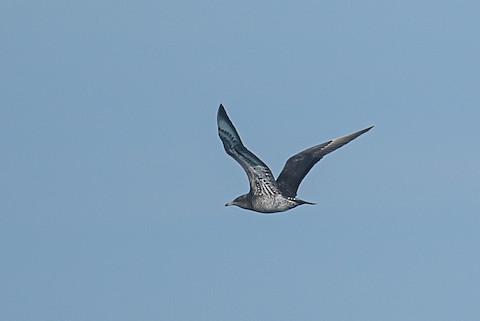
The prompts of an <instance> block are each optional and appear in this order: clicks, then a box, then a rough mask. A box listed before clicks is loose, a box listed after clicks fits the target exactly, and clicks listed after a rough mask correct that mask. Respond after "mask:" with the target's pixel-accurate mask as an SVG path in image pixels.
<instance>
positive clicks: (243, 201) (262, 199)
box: [217, 105, 373, 213]
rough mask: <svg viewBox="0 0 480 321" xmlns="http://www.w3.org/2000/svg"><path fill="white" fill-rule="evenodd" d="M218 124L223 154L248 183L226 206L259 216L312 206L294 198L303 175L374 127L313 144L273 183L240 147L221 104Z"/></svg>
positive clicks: (256, 160)
mask: <svg viewBox="0 0 480 321" xmlns="http://www.w3.org/2000/svg"><path fill="white" fill-rule="evenodd" d="M217 125H218V135H219V136H220V139H221V140H222V142H223V146H224V148H225V151H226V152H227V154H228V155H230V156H231V157H233V158H234V159H235V160H236V161H237V162H238V163H239V164H240V165H241V166H242V167H243V169H244V170H245V172H246V173H247V176H248V180H249V183H250V192H249V193H248V194H244V195H241V196H239V197H237V198H236V199H235V200H233V201H232V202H229V203H227V204H225V205H226V206H229V205H236V206H239V207H241V208H244V209H248V210H252V211H256V212H260V213H276V212H284V211H287V210H289V209H292V208H294V207H297V206H298V205H302V204H314V203H310V202H306V201H303V200H301V199H298V198H296V196H297V190H298V187H299V185H300V183H301V181H302V180H303V178H304V177H305V175H307V173H308V172H309V171H310V169H311V168H312V167H313V166H314V165H315V164H316V163H317V162H318V161H319V160H320V159H322V157H323V156H325V155H326V154H328V153H331V152H333V151H334V150H336V149H337V148H340V147H341V146H343V145H345V144H347V143H348V142H350V141H352V140H353V139H355V138H357V137H358V136H360V135H362V134H363V133H365V132H367V131H368V130H370V129H371V128H372V127H373V126H371V127H368V128H365V129H363V130H360V131H358V132H355V133H353V134H350V135H347V136H344V137H340V138H337V139H334V140H331V141H328V142H325V143H323V144H320V145H316V146H314V147H311V148H308V149H306V150H304V151H302V152H300V153H298V154H296V155H294V156H292V157H290V158H289V159H288V161H287V162H286V164H285V167H284V168H283V170H282V172H281V173H280V175H279V176H278V178H277V179H276V180H275V178H274V177H273V174H272V172H271V171H270V169H269V168H268V166H267V165H265V163H263V162H262V161H261V160H260V159H259V158H258V157H257V156H255V154H253V153H252V152H250V151H249V150H248V149H247V148H246V147H245V146H244V145H243V143H242V141H241V139H240V136H239V135H238V132H237V130H236V129H235V126H233V123H232V122H231V121H230V119H229V118H228V116H227V113H226V112H225V108H223V106H222V105H220V107H219V108H218V114H217Z"/></svg>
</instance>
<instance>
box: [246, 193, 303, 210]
mask: <svg viewBox="0 0 480 321" xmlns="http://www.w3.org/2000/svg"><path fill="white" fill-rule="evenodd" d="M252 205H253V210H254V211H257V212H261V213H277V212H284V211H286V210H289V209H291V208H294V207H295V206H297V204H295V203H294V202H292V201H290V200H288V199H285V198H284V197H282V196H281V195H275V196H263V195H262V196H257V197H254V198H253V199H252Z"/></svg>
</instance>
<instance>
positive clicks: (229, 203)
mask: <svg viewBox="0 0 480 321" xmlns="http://www.w3.org/2000/svg"><path fill="white" fill-rule="evenodd" d="M232 205H235V203H234V202H228V203H227V204H225V206H232Z"/></svg>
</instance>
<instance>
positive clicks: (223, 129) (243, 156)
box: [217, 105, 280, 195]
mask: <svg viewBox="0 0 480 321" xmlns="http://www.w3.org/2000/svg"><path fill="white" fill-rule="evenodd" d="M217 125H218V136H220V139H221V140H222V143H223V147H224V148H225V151H226V152H227V154H228V155H230V156H232V157H233V159H235V160H236V161H237V162H238V163H239V164H240V165H241V166H242V167H243V169H244V170H245V172H246V173H247V176H248V180H249V182H250V192H251V193H253V194H254V195H274V194H279V193H280V191H279V190H278V188H277V183H276V182H275V179H274V177H273V175H272V172H271V171H270V169H269V168H268V166H267V165H265V163H264V162H262V161H261V160H260V159H259V158H258V157H257V156H255V155H254V154H253V153H252V152H251V151H249V150H248V149H247V148H246V147H245V146H243V143H242V141H241V139H240V136H239V135H238V132H237V130H236V129H235V126H233V124H232V122H231V121H230V119H229V118H228V116H227V113H226V112H225V108H223V106H222V105H220V107H219V108H218V114H217Z"/></svg>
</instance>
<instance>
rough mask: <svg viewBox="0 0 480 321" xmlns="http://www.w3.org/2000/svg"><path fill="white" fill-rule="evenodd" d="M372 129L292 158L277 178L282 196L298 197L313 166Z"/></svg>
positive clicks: (337, 139)
mask: <svg viewBox="0 0 480 321" xmlns="http://www.w3.org/2000/svg"><path fill="white" fill-rule="evenodd" d="M372 127H373V126H371V127H368V128H365V129H362V130H359V131H358V132H355V133H353V134H350V135H347V136H343V137H340V138H336V139H334V140H331V141H328V142H325V143H323V144H320V145H317V146H313V147H311V148H308V149H306V150H304V151H302V152H300V153H298V154H296V155H293V156H292V157H290V158H289V159H288V160H287V162H286V163H285V166H284V167H283V170H282V172H281V173H280V175H279V176H278V178H277V186H278V188H279V189H280V191H281V192H282V194H283V195H285V196H290V197H295V196H296V195H297V190H298V186H299V185H300V183H301V182H302V180H303V178H304V177H305V175H307V173H308V172H309V171H310V169H312V167H313V165H315V164H316V163H317V162H318V161H319V160H321V159H322V157H323V156H325V155H327V154H329V153H331V152H333V151H334V150H336V149H338V148H340V147H342V146H343V145H345V144H347V143H348V142H350V141H352V140H354V139H355V138H357V137H358V136H360V135H362V134H363V133H366V132H367V131H369V130H370V129H371V128H372Z"/></svg>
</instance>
